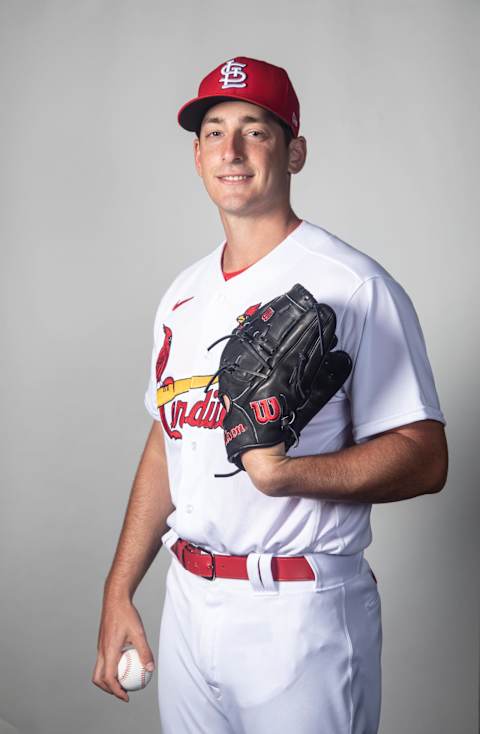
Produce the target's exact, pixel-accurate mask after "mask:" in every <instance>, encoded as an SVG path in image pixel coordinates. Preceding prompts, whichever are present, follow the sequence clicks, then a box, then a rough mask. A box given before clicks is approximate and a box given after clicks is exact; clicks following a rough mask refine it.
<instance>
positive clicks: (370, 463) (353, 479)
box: [264, 421, 447, 503]
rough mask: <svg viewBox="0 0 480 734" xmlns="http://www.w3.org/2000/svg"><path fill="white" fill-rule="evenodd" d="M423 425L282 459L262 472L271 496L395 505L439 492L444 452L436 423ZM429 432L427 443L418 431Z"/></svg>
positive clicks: (444, 474)
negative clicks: (337, 448) (331, 450)
mask: <svg viewBox="0 0 480 734" xmlns="http://www.w3.org/2000/svg"><path fill="white" fill-rule="evenodd" d="M426 423H430V424H431V423H432V422H428V421H425V422H424V424H423V425H421V424H420V423H419V424H417V425H415V426H414V427H412V428H411V429H410V432H409V429H408V427H405V428H404V429H403V430H404V432H403V433H398V432H391V433H386V434H384V435H381V436H377V437H375V438H373V439H371V440H370V441H367V442H365V443H363V444H358V445H355V446H351V447H349V448H345V449H343V450H341V451H338V452H335V453H328V454H319V455H314V456H302V457H297V458H289V457H288V456H283V457H282V458H279V461H278V462H277V464H276V465H275V469H274V471H273V472H271V473H270V480H271V481H270V482H269V481H268V479H267V475H266V474H265V475H264V476H265V489H266V490H267V492H266V493H268V494H271V495H272V496H300V497H315V498H318V499H324V500H331V501H334V502H367V503H372V502H396V501H399V500H404V499H409V498H411V497H416V496H419V495H422V494H428V493H433V492H437V491H439V490H440V489H441V488H442V487H443V485H444V483H445V480H446V472H447V452H446V443H445V439H444V434H443V428H442V427H441V426H440V424H437V426H435V427H433V431H432V425H429V426H427V425H425V424H426ZM427 430H428V431H430V432H429V434H428V440H426V438H425V437H424V436H422V432H424V431H427Z"/></svg>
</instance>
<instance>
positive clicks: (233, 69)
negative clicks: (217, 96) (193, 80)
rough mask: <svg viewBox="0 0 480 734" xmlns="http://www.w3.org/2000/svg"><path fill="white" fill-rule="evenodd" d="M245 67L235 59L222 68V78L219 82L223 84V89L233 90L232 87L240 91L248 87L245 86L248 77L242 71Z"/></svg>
mask: <svg viewBox="0 0 480 734" xmlns="http://www.w3.org/2000/svg"><path fill="white" fill-rule="evenodd" d="M245 66H246V64H241V63H240V62H239V61H235V59H230V61H227V63H226V64H225V65H224V66H222V69H221V74H222V76H221V77H220V79H219V80H218V81H219V82H223V84H222V89H231V88H232V87H233V88H235V89H240V88H241V87H246V86H247V85H246V84H245V80H246V78H247V75H246V73H245V72H244V71H242V69H243V68H244V67H245Z"/></svg>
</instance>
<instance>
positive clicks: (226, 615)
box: [157, 531, 382, 734]
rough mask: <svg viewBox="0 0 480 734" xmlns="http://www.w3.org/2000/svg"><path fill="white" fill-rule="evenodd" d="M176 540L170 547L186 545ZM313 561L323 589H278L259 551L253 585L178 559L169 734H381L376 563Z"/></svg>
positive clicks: (166, 660)
mask: <svg viewBox="0 0 480 734" xmlns="http://www.w3.org/2000/svg"><path fill="white" fill-rule="evenodd" d="M167 535H169V536H170V538H169V542H168V543H166V547H167V548H168V547H169V545H172V544H173V542H174V541H175V540H176V538H177V537H178V536H176V534H175V533H174V532H173V531H169V533H168V534H167ZM172 535H173V537H172ZM172 555H173V553H172ZM307 558H308V560H309V562H310V565H311V566H312V568H313V570H314V573H315V577H316V578H315V580H314V581H282V582H277V581H274V580H273V578H272V577H271V573H270V577H269V576H268V569H269V567H270V555H269V554H253V553H252V554H250V556H249V562H248V563H249V565H248V569H249V579H250V580H249V581H243V580H232V579H214V580H213V581H209V580H207V579H204V578H202V577H200V576H196V575H194V574H192V573H191V572H190V571H187V570H186V569H184V568H183V567H182V565H181V564H180V562H179V561H178V560H177V559H176V557H173V558H172V561H171V565H170V568H169V570H168V573H167V580H166V595H165V602H164V608H163V614H162V620H161V626H160V639H159V651H158V666H157V667H158V701H159V710H160V720H161V725H162V734H272V733H273V732H274V733H275V734H293V733H295V734H376V732H377V731H378V724H379V718H380V700H381V660H380V659H381V647H382V627H381V603H380V597H379V594H378V590H377V584H376V582H375V580H374V578H373V576H372V572H371V569H370V566H369V564H368V562H367V560H366V559H365V558H364V557H363V553H359V554H356V555H355V556H331V555H326V554H311V555H308V556H307ZM259 568H260V569H261V570H260V573H259V572H258V569H259ZM262 580H263V583H262Z"/></svg>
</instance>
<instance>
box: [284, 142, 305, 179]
mask: <svg viewBox="0 0 480 734" xmlns="http://www.w3.org/2000/svg"><path fill="white" fill-rule="evenodd" d="M306 157H307V141H306V140H305V138H304V137H303V135H300V136H299V137H298V138H293V139H292V140H291V141H290V144H289V146H288V172H289V173H299V171H301V170H302V168H303V166H304V165H305V160H306Z"/></svg>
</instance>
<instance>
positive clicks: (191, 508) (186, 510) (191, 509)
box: [185, 505, 193, 514]
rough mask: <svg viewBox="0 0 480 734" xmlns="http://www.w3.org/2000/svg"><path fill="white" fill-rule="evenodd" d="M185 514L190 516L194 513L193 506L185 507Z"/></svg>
mask: <svg viewBox="0 0 480 734" xmlns="http://www.w3.org/2000/svg"><path fill="white" fill-rule="evenodd" d="M185 512H188V514H190V513H191V512H193V505H185Z"/></svg>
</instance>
